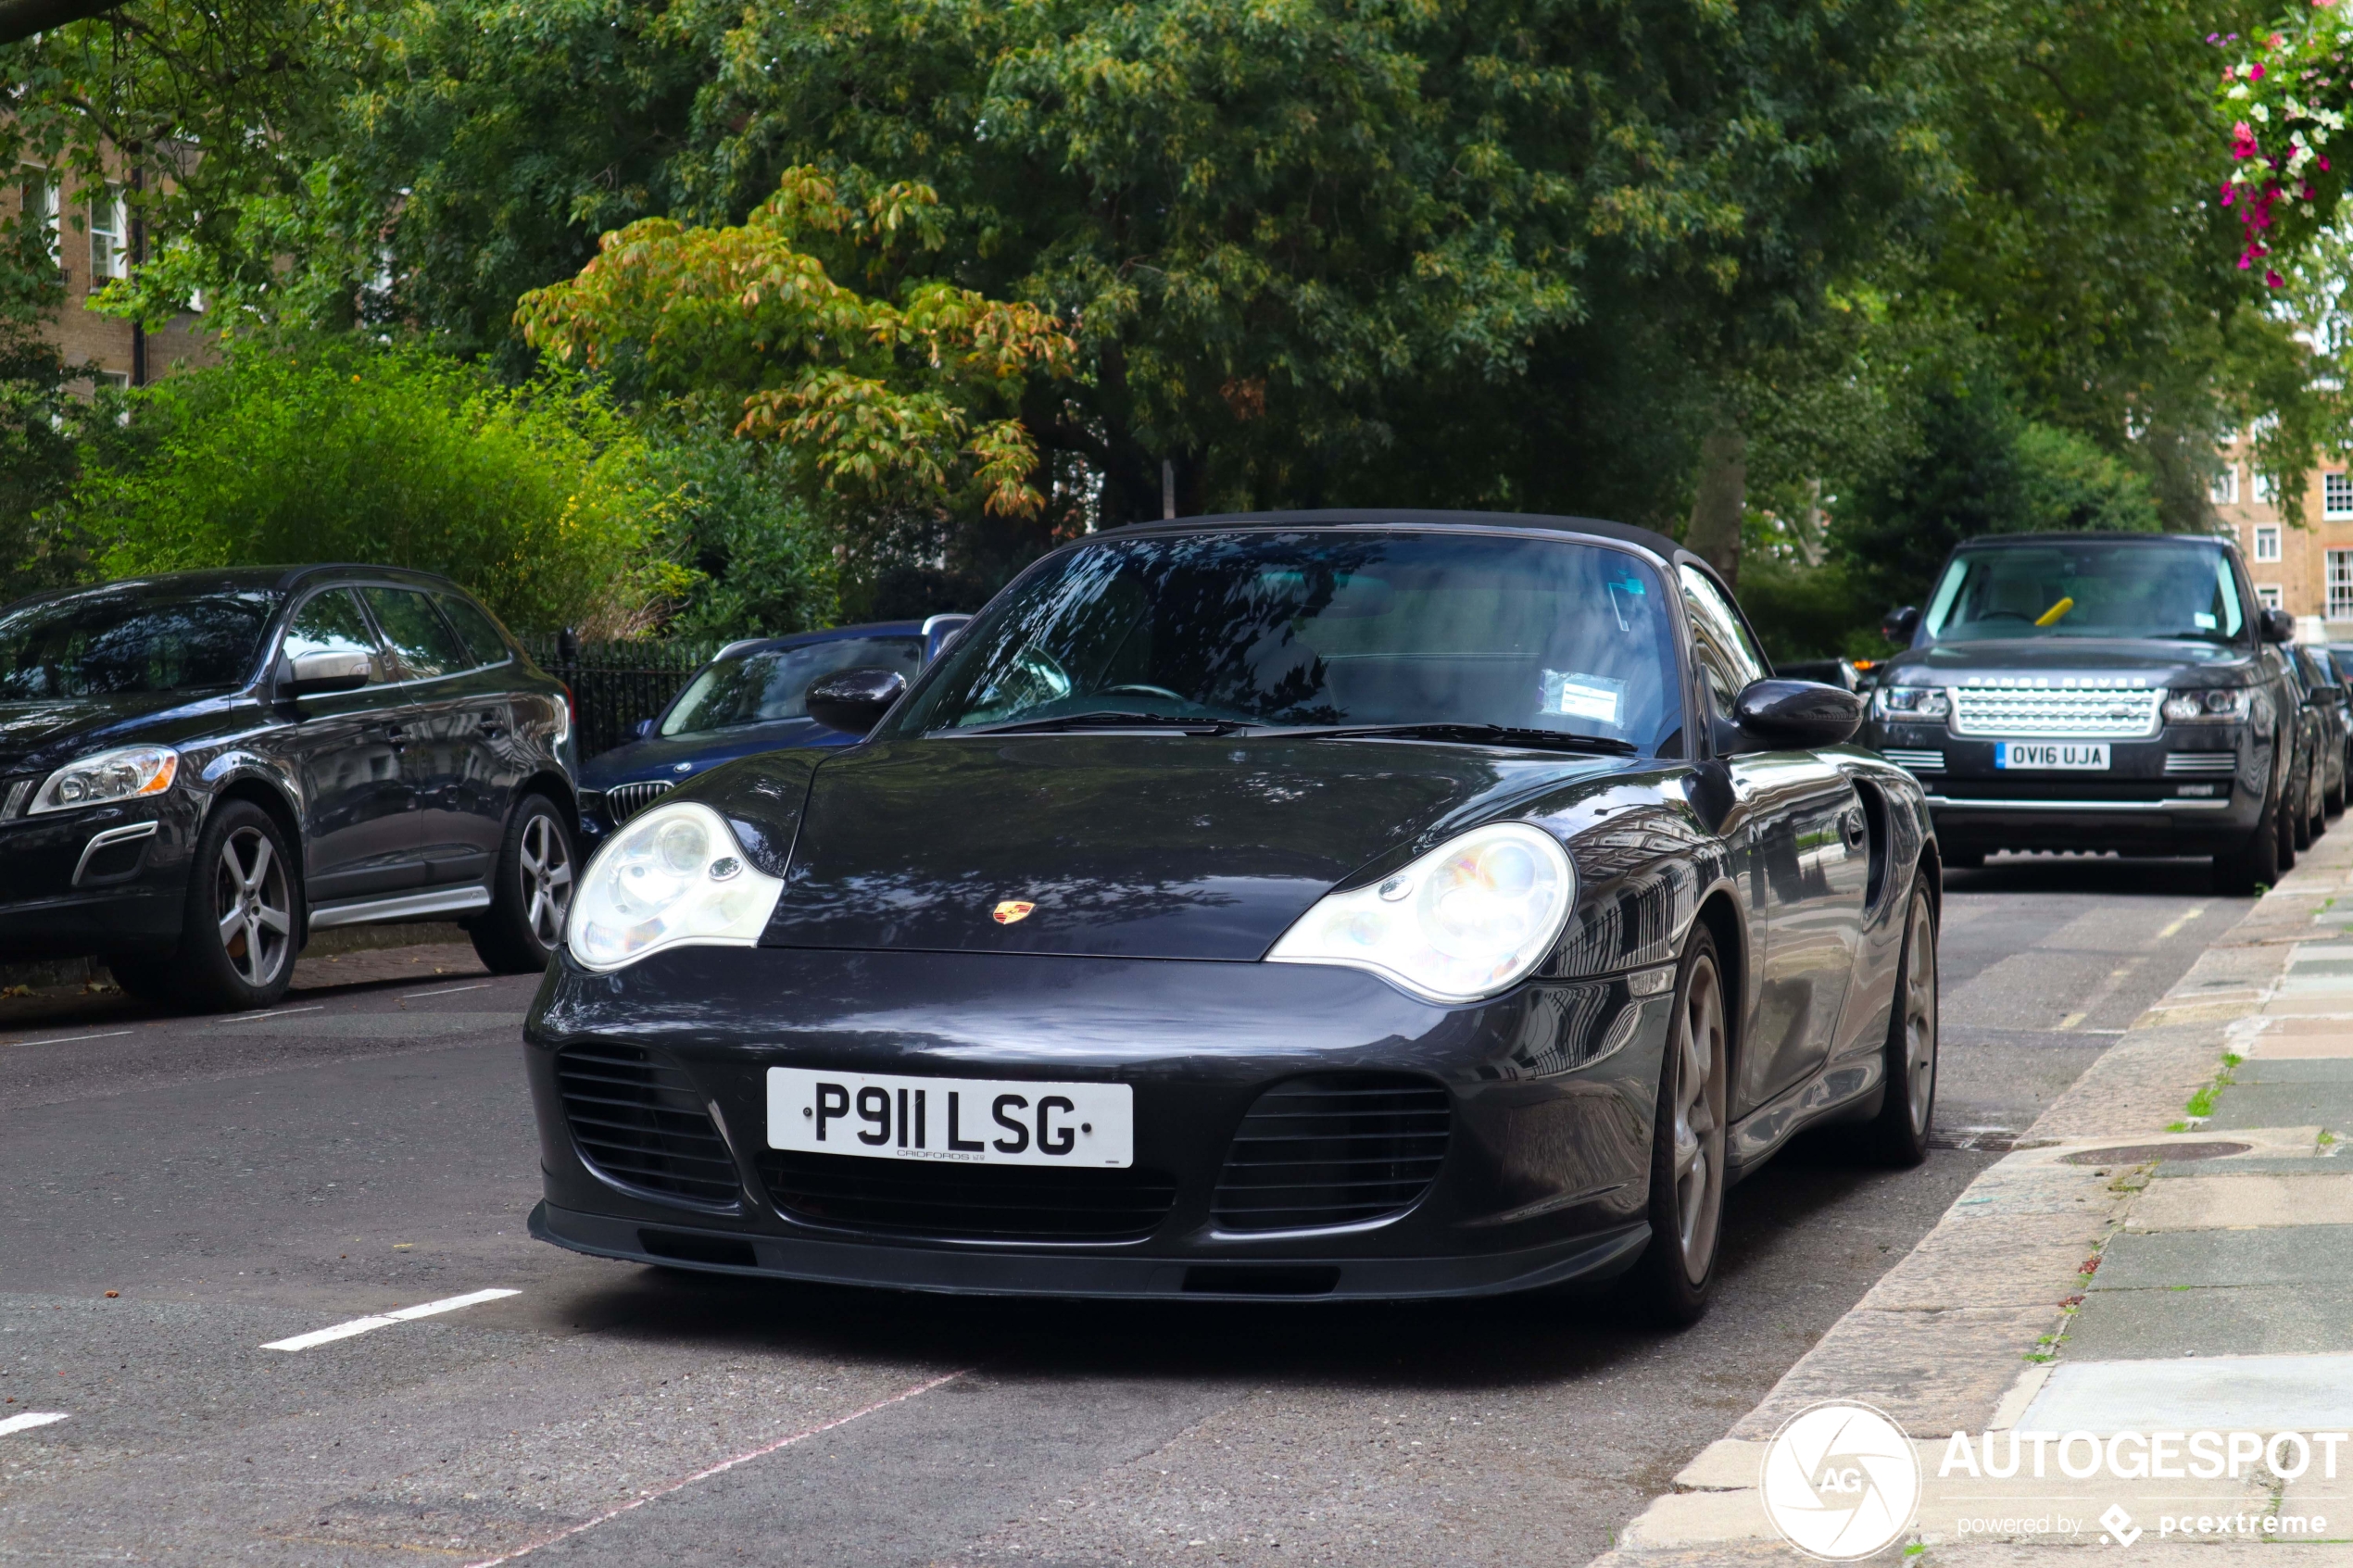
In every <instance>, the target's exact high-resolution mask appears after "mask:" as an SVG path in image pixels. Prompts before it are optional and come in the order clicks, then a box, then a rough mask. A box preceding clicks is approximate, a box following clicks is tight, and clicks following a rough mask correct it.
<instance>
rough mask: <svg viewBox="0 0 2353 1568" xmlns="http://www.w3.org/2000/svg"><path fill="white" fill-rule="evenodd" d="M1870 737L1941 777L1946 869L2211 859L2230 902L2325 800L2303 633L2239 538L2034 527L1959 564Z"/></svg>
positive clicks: (1912, 622)
mask: <svg viewBox="0 0 2353 1568" xmlns="http://www.w3.org/2000/svg"><path fill="white" fill-rule="evenodd" d="M1887 632H1888V634H1889V636H1890V637H1892V638H1894V640H1896V641H1899V642H1907V643H1909V644H1910V645H1911V646H1910V648H1909V650H1908V651H1906V652H1905V653H1901V654H1898V655H1897V656H1896V657H1894V659H1889V660H1888V661H1887V662H1886V663H1884V664H1882V665H1881V666H1880V667H1879V669H1878V670H1877V671H1874V673H1875V674H1876V675H1877V677H1878V681H1877V687H1876V690H1874V692H1873V693H1872V696H1871V711H1870V719H1869V725H1868V727H1867V728H1866V730H1865V732H1864V734H1863V737H1862V738H1863V740H1864V741H1865V743H1866V744H1868V745H1870V746H1877V747H1878V748H1879V749H1880V750H1881V751H1882V752H1884V753H1885V754H1886V756H1887V758H1888V759H1889V760H1890V761H1892V762H1894V763H1896V764H1898V765H1899V766H1901V767H1904V768H1906V769H1908V770H1910V771H1912V772H1913V773H1914V774H1916V775H1918V776H1919V779H1920V781H1921V782H1922V783H1923V784H1926V785H1927V786H1928V790H1929V805H1930V807H1931V809H1932V810H1933V811H1934V813H1935V817H1936V834H1937V840H1938V843H1939V845H1940V846H1941V847H1943V849H1944V863H1945V864H1946V865H1948V866H1967V865H1974V864H1981V863H1982V861H1983V859H1984V858H1985V855H1986V853H1987V851H1989V850H1994V849H2114V850H2120V851H2124V852H2128V853H2139V854H2156V855H2211V856H2212V857H2214V863H2215V869H2216V872H2217V875H2218V877H2219V879H2220V881H2221V884H2222V885H2223V887H2225V888H2226V889H2229V890H2233V891H2236V892H2241V893H2245V892H2251V891H2253V889H2254V887H2255V885H2256V884H2258V883H2269V882H2271V881H2274V880H2276V879H2277V877H2278V875H2279V873H2280V872H2281V870H2282V869H2283V868H2284V866H2285V865H2289V864H2293V863H2294V860H2295V852H2296V828H2297V823H2298V822H2300V821H2302V820H2304V818H2305V817H2306V816H2307V815H2308V814H2309V810H2310V808H2311V805H2312V804H2314V803H2316V800H2317V793H2316V792H2315V791H2314V790H2313V788H2312V774H2311V772H2310V771H2309V770H2310V769H2311V768H2312V767H2313V766H2314V762H2315V759H2314V758H2313V757H2312V756H2310V755H2309V753H2308V752H2307V751H2306V749H2305V747H2304V746H2303V745H2302V744H2301V740H2300V737H2301V736H2302V734H2303V733H2304V730H2305V727H2306V719H2305V713H2304V698H2303V693H2302V690H2301V688H2300V686H2299V684H2298V683H2297V681H2296V675H2295V673H2294V671H2292V670H2291V669H2290V667H2289V655H2288V650H2287V648H2286V647H2285V646H2283V645H2284V644H2286V643H2287V642H2288V641H2289V640H2290V639H2291V638H2292V637H2293V636H2294V634H2295V622H2294V621H2293V620H2291V619H2290V618H2289V617H2288V616H2287V615H2285V614H2284V613H2283V612H2281V611H2279V610H2275V609H2265V608H2263V607H2262V606H2261V605H2260V604H2259V603H2258V602H2257V600H2256V597H2255V595H2254V593H2253V592H2252V591H2251V590H2250V589H2249V587H2248V585H2247V577H2246V563H2245V562H2243V561H2242V560H2240V559H2239V556H2238V551H2237V549H2236V548H2235V547H2234V546H2232V545H2231V544H2230V543H2229V542H2228V541H2226V540H2221V539H2217V538H2213V537H2211V536H2197V535H2178V534H2119V533H2034V534H2007V535H2001V536H1995V537H1990V538H1982V539H1973V540H1971V541H1969V543H1967V544H1965V545H1963V546H1960V547H1959V548H1958V549H1957V550H1955V551H1954V552H1953V555H1952V557H1951V558H1950V559H1949V560H1947V561H1946V562H1945V565H1944V571H1943V573H1942V574H1941V575H1940V576H1939V577H1938V579H1937V582H1936V587H1935V590H1934V591H1933V593H1932V594H1931V596H1930V599H1929V604H1928V608H1927V610H1926V612H1925V613H1923V612H1922V611H1920V610H1919V609H1916V608H1908V607H1907V608H1904V609H1899V610H1897V611H1895V612H1894V613H1893V614H1892V615H1890V616H1889V617H1888V621H1887Z"/></svg>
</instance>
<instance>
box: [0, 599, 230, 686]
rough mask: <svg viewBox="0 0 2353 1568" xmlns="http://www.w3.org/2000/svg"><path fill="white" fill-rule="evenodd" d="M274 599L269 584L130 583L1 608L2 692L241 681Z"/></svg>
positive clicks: (0, 655)
mask: <svg viewBox="0 0 2353 1568" xmlns="http://www.w3.org/2000/svg"><path fill="white" fill-rule="evenodd" d="M276 607H277V598H276V596H275V595H271V594H266V593H258V592H257V593H233V592H218V593H208V594H192V593H189V592H188V591H187V590H186V589H184V588H181V589H163V588H157V587H155V586H152V585H126V586H123V587H120V588H101V589H98V590H96V591H94V592H92V593H87V594H76V595H75V596H72V597H71V598H66V599H49V600H44V601H43V602H41V603H38V604H31V605H26V606H23V607H22V608H18V609H14V610H9V611H6V612H5V613H0V701H6V702H40V701H45V700H49V699H53V698H57V697H88V696H128V695H132V694H135V693H141V692H182V691H204V690H220V689H224V688H227V687H231V686H236V685H242V684H244V683H245V677H246V676H248V675H250V674H251V673H252V672H253V668H254V663H255V660H256V659H258V658H259V656H260V652H261V634H262V633H263V632H264V631H265V630H266V629H267V628H268V626H269V624H270V615H271V610H273V609H274V608H276Z"/></svg>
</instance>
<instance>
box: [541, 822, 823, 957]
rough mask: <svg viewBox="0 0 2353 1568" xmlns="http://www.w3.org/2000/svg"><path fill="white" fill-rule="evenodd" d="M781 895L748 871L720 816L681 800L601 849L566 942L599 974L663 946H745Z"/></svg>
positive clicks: (772, 882) (777, 884)
mask: <svg viewBox="0 0 2353 1568" xmlns="http://www.w3.org/2000/svg"><path fill="white" fill-rule="evenodd" d="M784 890H785V884H784V883H783V882H782V881H781V880H780V879H778V878H776V877H773V876H768V875H765V874H763V873H762V872H757V871H754V870H753V869H752V868H751V866H750V864H749V862H748V861H747V860H746V859H744V852H743V848H742V847H741V846H740V845H738V844H737V843H736V835H735V834H733V833H732V832H730V831H729V830H728V827H727V824H726V822H725V821H724V820H723V819H722V818H721V817H720V815H719V813H718V812H716V811H714V810H712V809H711V808H710V807H708V806H704V805H701V804H699V803H698V802H696V801H692V800H681V801H675V802H673V803H672V804H670V805H666V806H656V807H654V808H652V809H650V810H646V811H641V812H639V813H638V814H637V815H636V816H635V817H632V818H630V819H629V821H628V822H627V823H626V824H625V825H624V826H623V828H622V830H621V831H620V832H618V833H616V834H613V835H612V837H610V839H608V840H606V842H605V844H604V846H603V847H601V848H599V849H598V851H597V853H596V855H595V856H594V857H593V858H592V859H590V860H589V862H588V872H587V874H586V875H585V877H583V878H582V879H581V884H580V892H579V894H578V896H577V897H574V898H573V901H572V916H571V919H570V920H569V921H568V922H566V925H565V930H564V937H565V940H566V941H567V942H568V943H569V944H570V946H571V947H572V956H573V958H574V959H576V960H579V961H580V962H581V963H582V964H584V965H585V966H586V967H587V968H590V969H596V970H607V969H619V968H620V967H621V966H622V965H623V964H628V963H635V962H636V961H637V960H639V959H642V958H644V957H645V956H646V955H647V954H648V953H655V952H660V951H661V949H662V948H664V947H686V946H689V945H692V944H706V945H710V946H714V947H751V946H753V945H754V944H756V943H757V942H758V941H759V940H760V934H761V932H762V931H764V930H766V929H767V926H768V917H769V916H770V915H772V914H774V912H775V909H776V898H777V896H778V895H779V894H781V893H783V892H784Z"/></svg>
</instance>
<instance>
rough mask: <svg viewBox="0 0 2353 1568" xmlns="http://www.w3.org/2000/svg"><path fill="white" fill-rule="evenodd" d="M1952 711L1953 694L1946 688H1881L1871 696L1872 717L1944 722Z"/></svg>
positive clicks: (1904, 720)
mask: <svg viewBox="0 0 2353 1568" xmlns="http://www.w3.org/2000/svg"><path fill="white" fill-rule="evenodd" d="M1952 711H1953V694H1952V693H1950V692H1948V691H1946V690H1945V689H1944V687H1943V686H1881V687H1880V689H1879V690H1877V691H1875V692H1873V693H1872V694H1871V716H1872V717H1873V718H1875V719H1893V720H1894V721H1897V722H1898V723H1902V722H1906V721H1912V720H1922V719H1942V718H1944V716H1945V715H1946V714H1948V713H1950V712H1952Z"/></svg>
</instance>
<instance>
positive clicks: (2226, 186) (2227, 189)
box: [2222, 181, 2238, 207]
mask: <svg viewBox="0 0 2353 1568" xmlns="http://www.w3.org/2000/svg"><path fill="white" fill-rule="evenodd" d="M2237 199H2238V188H2237V187H2236V186H2234V185H2232V184H2231V183H2229V182H2227V181H2226V182H2223V185H2222V205H2223V206H2224V207H2228V206H2230V205H2231V203H2232V202H2233V201H2235V200H2237Z"/></svg>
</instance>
